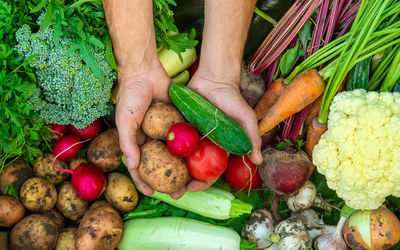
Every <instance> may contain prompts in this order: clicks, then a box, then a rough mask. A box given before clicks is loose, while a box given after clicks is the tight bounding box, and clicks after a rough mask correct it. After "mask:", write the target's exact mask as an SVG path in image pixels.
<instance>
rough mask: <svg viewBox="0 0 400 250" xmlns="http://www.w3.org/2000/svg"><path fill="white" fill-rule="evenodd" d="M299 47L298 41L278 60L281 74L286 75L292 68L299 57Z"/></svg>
mask: <svg viewBox="0 0 400 250" xmlns="http://www.w3.org/2000/svg"><path fill="white" fill-rule="evenodd" d="M299 47H300V44H299V43H298V44H297V45H296V46H295V47H294V48H291V49H288V50H286V52H285V53H284V54H283V55H282V57H281V60H280V61H279V69H280V71H281V72H282V75H286V74H287V73H289V71H290V70H291V69H292V68H293V66H294V64H295V62H296V61H297V58H298V57H299Z"/></svg>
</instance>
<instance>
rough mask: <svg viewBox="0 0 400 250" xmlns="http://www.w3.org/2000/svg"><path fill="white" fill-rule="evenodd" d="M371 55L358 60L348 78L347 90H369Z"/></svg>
mask: <svg viewBox="0 0 400 250" xmlns="http://www.w3.org/2000/svg"><path fill="white" fill-rule="evenodd" d="M370 67H371V57H369V58H367V59H365V60H362V61H361V62H358V63H357V64H356V65H355V66H354V67H353V68H352V69H351V70H350V72H349V77H348V79H347V88H346V89H347V90H354V89H365V90H368V83H369V72H370Z"/></svg>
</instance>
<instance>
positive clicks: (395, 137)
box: [313, 90, 400, 210]
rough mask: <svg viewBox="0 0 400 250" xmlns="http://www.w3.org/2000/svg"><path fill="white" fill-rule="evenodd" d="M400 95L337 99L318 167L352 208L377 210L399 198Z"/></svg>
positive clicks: (356, 94) (357, 93)
mask: <svg viewBox="0 0 400 250" xmlns="http://www.w3.org/2000/svg"><path fill="white" fill-rule="evenodd" d="M399 114H400V94H398V93H389V92H384V93H377V92H367V91H365V90H353V91H346V92H342V93H339V94H338V95H337V96H336V97H335V98H334V100H333V102H332V105H331V108H330V113H329V119H328V130H327V132H325V133H324V134H323V135H322V136H321V139H320V141H319V143H318V144H317V145H316V146H315V148H314V151H313V163H314V165H315V166H316V167H317V170H318V172H320V173H321V174H323V175H325V176H326V179H327V184H328V187H329V188H331V189H334V190H336V193H337V195H338V196H339V197H341V198H342V199H343V200H344V201H345V202H346V204H347V205H348V206H350V207H352V208H355V209H363V210H367V209H377V208H378V207H379V206H381V205H382V203H383V202H384V200H385V198H386V197H387V196H389V195H394V196H400V115H399Z"/></svg>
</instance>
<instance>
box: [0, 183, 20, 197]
mask: <svg viewBox="0 0 400 250" xmlns="http://www.w3.org/2000/svg"><path fill="white" fill-rule="evenodd" d="M4 194H6V195H10V196H12V197H14V198H15V199H17V200H20V198H19V194H18V191H17V190H16V189H15V187H14V186H13V185H12V184H11V182H8V183H7V185H6V187H5V188H4Z"/></svg>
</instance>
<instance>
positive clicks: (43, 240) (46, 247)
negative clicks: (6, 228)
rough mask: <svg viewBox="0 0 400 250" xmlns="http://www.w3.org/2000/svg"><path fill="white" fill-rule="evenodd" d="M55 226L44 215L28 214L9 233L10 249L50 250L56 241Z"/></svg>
mask: <svg viewBox="0 0 400 250" xmlns="http://www.w3.org/2000/svg"><path fill="white" fill-rule="evenodd" d="M57 236H58V233H57V226H56V225H55V224H54V222H53V221H51V220H50V219H49V218H47V217H46V216H43V215H40V214H32V215H28V216H26V217H25V218H23V219H22V220H20V221H19V222H18V223H17V224H15V226H14V227H13V229H12V230H11V233H10V239H9V244H10V249H13V250H26V249H30V250H50V249H53V248H54V247H55V245H56V242H57Z"/></svg>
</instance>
